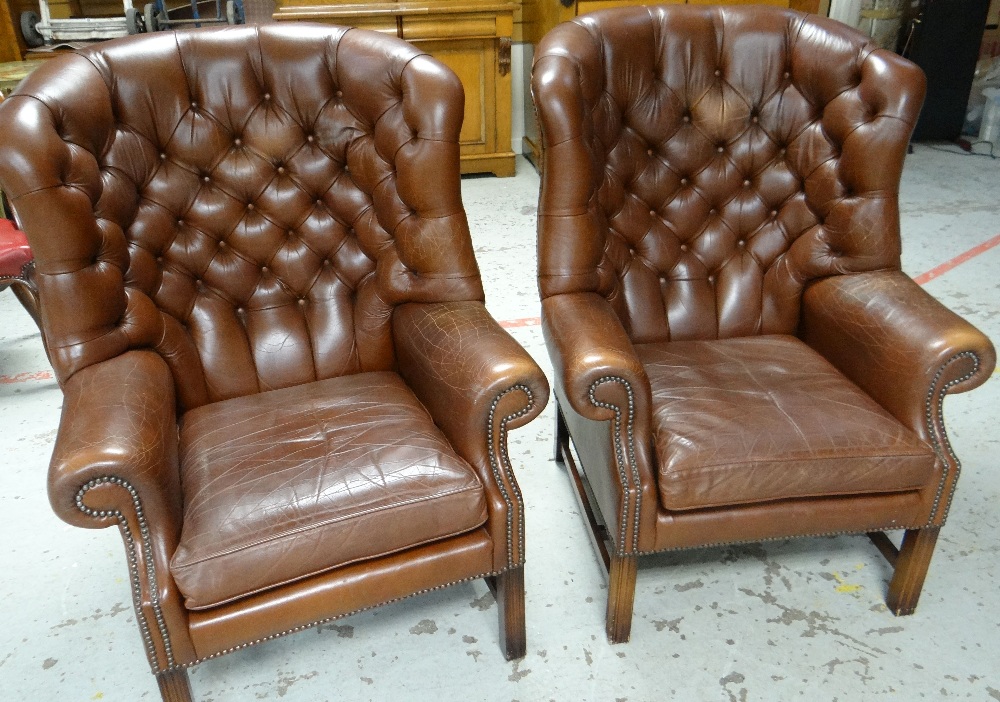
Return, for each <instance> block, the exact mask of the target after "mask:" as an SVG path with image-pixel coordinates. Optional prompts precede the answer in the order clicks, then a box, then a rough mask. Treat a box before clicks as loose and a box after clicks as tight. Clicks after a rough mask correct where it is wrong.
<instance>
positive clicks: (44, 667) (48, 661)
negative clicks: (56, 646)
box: [42, 658, 59, 670]
mask: <svg viewBox="0 0 1000 702" xmlns="http://www.w3.org/2000/svg"><path fill="white" fill-rule="evenodd" d="M58 662H59V661H57V660H56V659H55V658H46V659H45V662H44V663H42V670H48V669H49V668H51V667H52V666H54V665H55V664H56V663H58Z"/></svg>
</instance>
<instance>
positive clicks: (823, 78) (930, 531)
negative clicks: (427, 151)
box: [532, 6, 996, 641]
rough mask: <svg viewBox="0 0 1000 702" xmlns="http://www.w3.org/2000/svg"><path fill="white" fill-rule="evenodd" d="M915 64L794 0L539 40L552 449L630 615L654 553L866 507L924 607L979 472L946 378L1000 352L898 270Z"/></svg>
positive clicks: (896, 604)
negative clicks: (957, 423)
mask: <svg viewBox="0 0 1000 702" xmlns="http://www.w3.org/2000/svg"><path fill="white" fill-rule="evenodd" d="M923 88H924V83H923V76H922V74H921V73H920V71H919V69H917V68H916V67H915V66H914V65H913V64H911V63H910V62H908V61H906V60H904V59H901V58H900V57H898V56H897V55H895V54H892V53H890V52H887V51H884V50H880V49H877V48H876V47H874V46H872V45H871V44H869V43H868V40H867V37H865V36H863V35H861V34H860V33H858V32H856V31H854V30H852V29H850V28H848V27H845V26H844V25H842V24H840V23H837V22H833V21H832V20H827V19H823V18H816V17H810V16H808V15H804V14H801V13H796V12H792V11H789V10H782V9H775V8H761V7H755V8H742V7H732V8H729V7H723V8H699V7H685V6H660V7H650V8H626V9H621V10H616V11H611V10H609V11H605V12H600V13H594V14H592V15H589V16H588V17H582V18H578V19H576V20H574V21H572V22H570V23H566V24H563V25H560V26H559V27H557V28H556V29H555V30H553V31H552V32H551V33H549V35H548V36H547V37H546V38H545V39H544V41H543V42H542V43H541V45H540V46H539V51H538V54H537V56H536V59H535V64H534V71H533V77H532V89H533V93H534V98H535V104H536V107H537V110H538V115H539V121H540V124H541V127H542V135H543V137H544V145H545V158H544V165H543V169H542V186H541V188H542V193H541V198H540V204H539V211H538V236H539V263H538V266H539V271H538V281H539V288H540V291H541V297H542V324H543V331H544V334H545V338H546V343H547V345H548V348H549V353H550V355H551V357H552V362H553V368H554V373H555V378H554V385H555V392H556V397H557V400H558V407H559V423H558V430H557V435H558V436H557V447H558V448H557V452H558V455H559V457H560V458H561V459H565V460H566V462H567V464H568V465H569V466H570V468H571V471H570V473H571V476H572V477H573V479H574V484H575V486H576V487H577V492H578V495H579V496H580V498H581V503H582V505H583V507H584V509H585V511H586V513H587V514H588V517H589V522H588V523H589V526H590V529H591V532H592V534H593V536H594V538H595V542H596V544H597V546H598V548H599V551H600V553H601V556H602V560H603V561H604V563H605V565H606V566H607V568H608V569H609V588H608V592H609V594H608V609H607V632H608V636H609V637H610V638H611V640H612V641H625V640H627V639H628V637H629V631H630V626H631V616H632V601H633V595H634V591H635V578H636V568H637V561H638V559H639V557H640V556H642V555H645V554H648V553H652V552H656V551H665V550H671V549H680V548H688V547H696V546H708V545H717V544H729V543H740V542H747V541H761V540H765V539H776V538H785V537H790V536H799V535H823V534H838V533H867V532H870V533H872V534H873V539H874V540H875V542H876V544H877V545H878V546H879V548H880V550H882V551H883V553H884V554H886V556H887V558H888V559H889V560H890V562H892V563H894V564H895V575H894V576H893V579H892V582H891V584H890V586H889V593H888V598H887V599H888V604H889V607H890V608H891V609H892V610H893V611H894V612H895V613H897V614H908V613H910V612H912V611H913V609H914V608H915V607H916V604H917V599H918V597H919V594H920V589H921V586H922V584H923V580H924V575H925V574H926V571H927V567H928V564H929V562H930V558H931V554H932V552H933V548H934V543H935V540H936V538H937V533H938V530H939V528H940V527H941V526H942V525H943V524H944V521H945V518H946V516H947V514H948V508H949V506H950V504H951V499H952V495H953V492H954V489H955V484H956V480H957V478H958V472H959V463H958V459H957V457H956V456H955V455H954V454H953V452H952V450H951V447H950V444H949V443H948V438H947V434H946V432H945V427H944V418H943V414H942V411H943V401H944V396H945V395H946V394H947V393H953V392H963V391H966V390H970V389H972V388H974V387H976V386H978V385H980V384H981V383H983V382H984V381H985V380H986V379H987V378H989V376H990V374H991V372H992V370H993V368H994V365H995V361H996V356H995V351H994V349H993V346H992V345H991V344H990V342H989V340H988V339H987V338H986V337H985V336H984V335H983V334H981V333H980V332H979V331H978V330H976V329H975V328H973V327H972V326H971V325H969V324H968V323H966V322H965V321H963V320H962V319H960V318H959V317H957V316H956V315H955V314H953V313H952V312H950V311H949V310H947V309H945V308H944V307H943V306H942V305H941V304H940V303H938V302H937V301H936V300H934V299H933V298H932V297H930V295H929V294H927V293H926V292H925V291H924V290H923V289H922V288H920V287H919V286H917V285H916V284H915V283H914V282H913V281H912V280H911V279H910V278H909V277H908V276H906V275H905V274H904V273H903V272H902V271H901V270H900V263H899V255H900V235H899V211H898V201H897V193H898V187H899V178H900V173H901V170H902V165H903V159H904V157H905V154H906V147H907V143H908V140H909V136H910V133H911V131H912V129H913V125H914V123H915V121H916V119H917V113H918V111H919V109H920V103H921V99H922V97H923ZM569 438H572V443H573V446H575V448H576V452H577V454H578V456H579V468H581V469H582V472H579V473H578V471H577V468H578V467H577V465H576V462H575V460H574V457H573V454H572V453H571V452H570V450H569V445H568V439H569ZM896 529H905V530H906V535H905V537H904V540H903V544H902V547H901V549H899V550H898V552H897V549H896V547H895V545H894V544H893V543H892V542H890V541H889V539H888V538H887V537H886V536H885V535H884V534H883V533H882V532H884V531H885V530H896Z"/></svg>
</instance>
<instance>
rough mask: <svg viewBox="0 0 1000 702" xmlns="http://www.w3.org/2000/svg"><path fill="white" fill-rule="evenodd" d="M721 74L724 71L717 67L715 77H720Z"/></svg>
mask: <svg viewBox="0 0 1000 702" xmlns="http://www.w3.org/2000/svg"><path fill="white" fill-rule="evenodd" d="M721 75H722V71H720V70H719V69H718V68H716V69H715V77H716V78H718V77H719V76H721Z"/></svg>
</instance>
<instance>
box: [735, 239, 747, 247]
mask: <svg viewBox="0 0 1000 702" xmlns="http://www.w3.org/2000/svg"><path fill="white" fill-rule="evenodd" d="M736 245H737V246H739V247H741V248H742V247H744V246H746V245H747V242H746V241H744V240H743V239H740V240H739V241H737V242H736Z"/></svg>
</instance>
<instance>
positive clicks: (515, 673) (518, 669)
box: [507, 661, 531, 682]
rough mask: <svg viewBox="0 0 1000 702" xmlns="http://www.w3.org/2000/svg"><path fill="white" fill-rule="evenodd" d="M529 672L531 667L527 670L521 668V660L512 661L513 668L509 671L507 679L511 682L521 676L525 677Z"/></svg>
mask: <svg viewBox="0 0 1000 702" xmlns="http://www.w3.org/2000/svg"><path fill="white" fill-rule="evenodd" d="M530 673H531V668H528V669H527V670H521V661H514V669H513V670H512V671H511V673H510V675H508V676H507V679H508V680H510V681H511V682H519V681H520V680H521V679H522V678H526V677H527V676H528V675H529V674H530Z"/></svg>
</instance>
